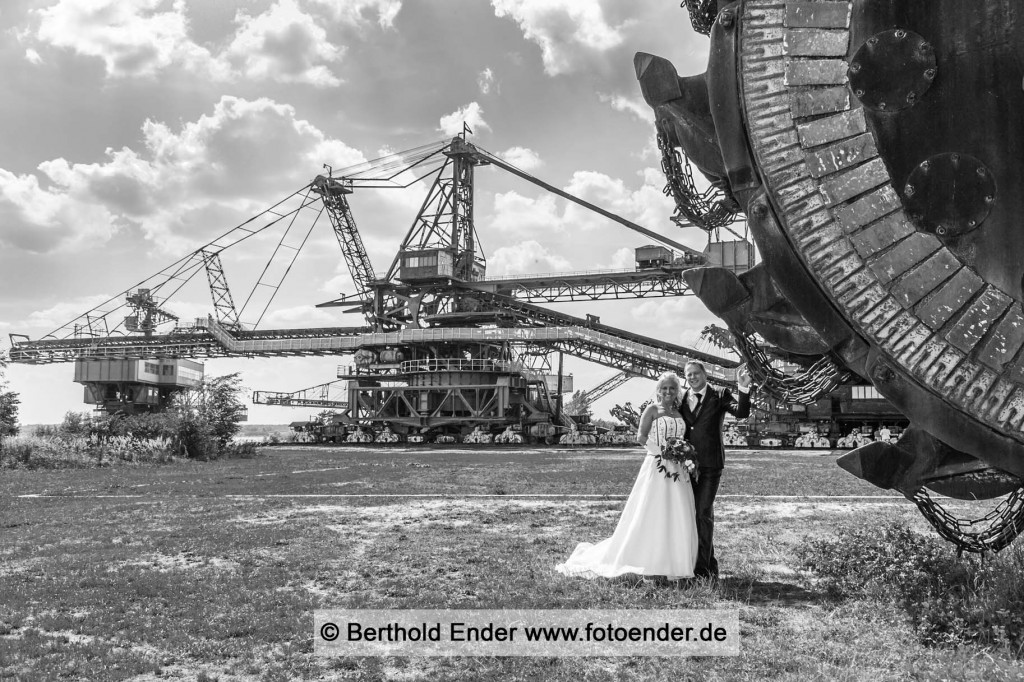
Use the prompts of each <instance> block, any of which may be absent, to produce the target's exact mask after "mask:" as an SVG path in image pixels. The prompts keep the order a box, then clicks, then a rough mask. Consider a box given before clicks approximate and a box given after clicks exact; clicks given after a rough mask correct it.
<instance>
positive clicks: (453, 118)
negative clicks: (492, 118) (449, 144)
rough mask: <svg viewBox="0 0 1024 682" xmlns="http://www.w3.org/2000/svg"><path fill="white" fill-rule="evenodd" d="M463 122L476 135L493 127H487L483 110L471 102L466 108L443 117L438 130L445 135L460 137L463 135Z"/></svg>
mask: <svg viewBox="0 0 1024 682" xmlns="http://www.w3.org/2000/svg"><path fill="white" fill-rule="evenodd" d="M463 122H465V123H466V124H467V125H469V127H470V128H472V129H473V132H474V133H479V132H480V131H481V130H490V129H491V126H489V125H487V121H485V120H484V110H483V108H481V107H480V105H479V104H477V103H476V102H470V103H469V104H467V105H466V106H464V107H460V108H458V109H456V110H455V111H453V112H452V113H450V114H446V115H444V116H442V117H441V122H440V127H439V128H438V130H440V131H441V132H442V133H444V134H445V135H451V136H455V135H459V134H461V133H462V124H463Z"/></svg>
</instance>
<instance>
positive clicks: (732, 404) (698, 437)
mask: <svg viewBox="0 0 1024 682" xmlns="http://www.w3.org/2000/svg"><path fill="white" fill-rule="evenodd" d="M685 377H686V383H687V384H688V385H689V388H688V389H687V391H686V394H685V395H684V396H683V405H682V414H683V420H684V421H685V422H686V426H687V432H688V433H687V438H688V439H689V441H690V443H691V444H693V447H694V449H695V450H696V451H697V465H698V466H699V467H700V478H699V480H698V481H697V483H695V484H694V486H693V503H694V507H695V509H696V512H697V543H698V547H697V565H696V567H695V568H694V571H693V572H694V576H695V577H697V578H708V579H711V580H717V579H718V560H717V559H715V546H714V543H713V541H712V540H713V535H714V532H715V510H714V504H715V495H716V494H717V493H718V484H719V482H720V481H721V480H722V469H723V468H724V466H725V448H724V447H723V446H722V422H723V421H724V420H725V414H726V412H728V413H729V414H731V415H732V416H734V417H736V418H737V419H743V418H745V417H747V416H749V415H750V373H749V372H748V371H747V366H746V365H740V368H739V370H737V372H736V386H737V387H738V388H739V400H738V401H737V400H736V399H735V398H734V397H733V395H732V393H730V392H729V389H727V388H714V387H712V386H710V385H708V375H707V372H705V370H704V365H702V364H701V363H699V362H693V361H690V362H688V363H686V367H685Z"/></svg>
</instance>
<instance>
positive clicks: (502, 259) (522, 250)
mask: <svg viewBox="0 0 1024 682" xmlns="http://www.w3.org/2000/svg"><path fill="white" fill-rule="evenodd" d="M569 267H570V264H569V261H568V260H566V259H565V258H563V257H562V256H559V255H558V254H557V253H551V252H549V251H548V250H547V249H546V248H545V247H543V246H541V245H540V243H538V242H536V241H533V240H530V241H524V242H519V243H518V244H514V245H512V246H503V247H501V248H499V249H497V250H495V252H494V253H493V254H491V256H490V257H489V258H488V259H487V271H488V273H489V274H492V275H523V274H531V273H532V274H540V273H546V272H563V271H565V270H568V269H569Z"/></svg>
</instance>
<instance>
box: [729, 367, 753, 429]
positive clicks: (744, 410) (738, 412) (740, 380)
mask: <svg viewBox="0 0 1024 682" xmlns="http://www.w3.org/2000/svg"><path fill="white" fill-rule="evenodd" d="M750 384H751V381H750V372H749V371H748V370H747V365H746V364H742V365H740V366H739V368H738V369H737V371H736V389H737V392H738V393H739V394H740V397H739V400H736V399H735V398H733V397H732V393H731V392H730V391H729V389H725V390H724V391H723V392H722V397H723V398H724V401H723V402H724V403H725V411H726V412H728V413H729V414H731V415H732V416H734V417H736V418H737V419H745V418H747V417H749V416H750Z"/></svg>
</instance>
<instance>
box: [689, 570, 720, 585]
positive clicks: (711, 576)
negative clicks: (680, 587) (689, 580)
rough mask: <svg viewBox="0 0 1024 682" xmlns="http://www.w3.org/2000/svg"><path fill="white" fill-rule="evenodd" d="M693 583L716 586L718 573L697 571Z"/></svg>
mask: <svg viewBox="0 0 1024 682" xmlns="http://www.w3.org/2000/svg"><path fill="white" fill-rule="evenodd" d="M693 580H694V582H695V583H699V584H702V585H707V586H708V587H718V574H717V573H698V574H696V575H695V576H694V577H693Z"/></svg>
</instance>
